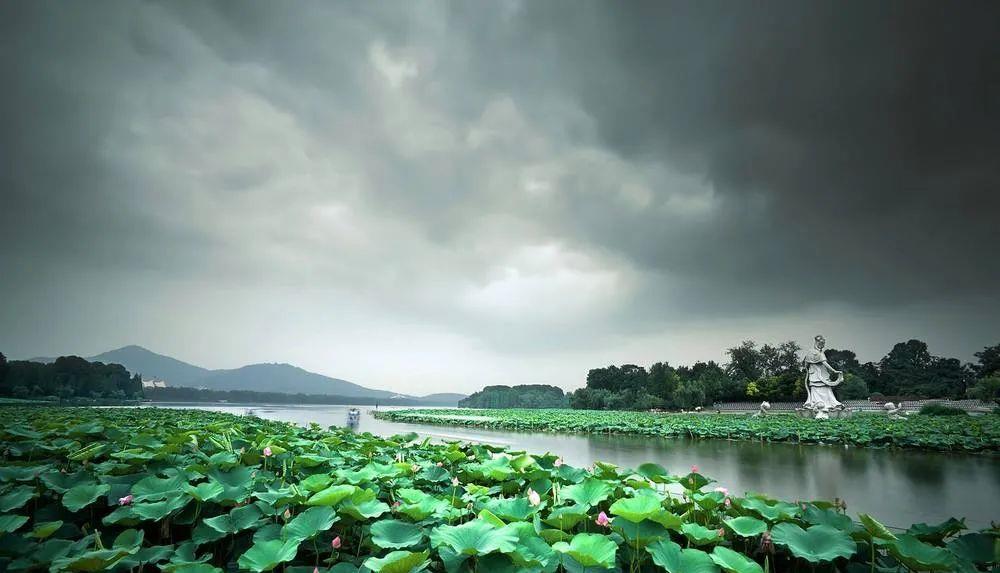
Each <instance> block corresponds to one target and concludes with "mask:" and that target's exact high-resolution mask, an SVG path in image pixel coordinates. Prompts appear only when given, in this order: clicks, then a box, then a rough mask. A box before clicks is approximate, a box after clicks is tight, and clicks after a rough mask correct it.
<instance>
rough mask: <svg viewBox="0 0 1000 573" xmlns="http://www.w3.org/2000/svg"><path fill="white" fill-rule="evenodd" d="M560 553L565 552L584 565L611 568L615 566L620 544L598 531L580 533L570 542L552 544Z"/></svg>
mask: <svg viewBox="0 0 1000 573" xmlns="http://www.w3.org/2000/svg"><path fill="white" fill-rule="evenodd" d="M552 549H554V550H556V551H558V552H559V553H565V554H567V555H569V556H570V557H572V558H573V559H574V560H576V562H577V563H579V564H580V565H583V566H584V567H603V568H604V569H611V568H612V567H614V566H615V555H616V554H617V552H618V546H617V545H615V542H614V541H611V540H610V539H608V538H607V537H605V536H603V535H598V534H596V533H578V534H576V535H574V536H573V539H571V540H570V542H569V543H566V542H565V541H560V542H559V543H556V544H555V545H553V546H552Z"/></svg>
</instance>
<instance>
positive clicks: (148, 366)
mask: <svg viewBox="0 0 1000 573" xmlns="http://www.w3.org/2000/svg"><path fill="white" fill-rule="evenodd" d="M87 360H90V361H91V362H105V363H109V362H110V363H115V364H121V365H122V366H124V367H125V369H126V370H128V371H129V372H131V373H133V374H141V375H142V378H143V379H144V380H148V379H150V378H159V379H160V380H166V381H167V384H169V385H171V386H194V385H197V384H198V381H199V380H201V379H202V378H204V377H206V376H208V375H209V374H211V373H212V371H211V370H208V369H207V368H202V367H201V366H195V365H194V364H188V363H187V362H182V361H180V360H177V359H176V358H171V357H169V356H164V355H162V354H157V353H155V352H153V351H152V350H147V349H145V348H143V347H141V346H136V345H134V344H133V345H131V346H124V347H122V348H119V349H117V350H110V351H108V352H104V353H102V354H98V355H97V356H91V357H90V358H88V359H87Z"/></svg>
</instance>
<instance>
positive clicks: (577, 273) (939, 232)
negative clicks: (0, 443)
mask: <svg viewBox="0 0 1000 573" xmlns="http://www.w3.org/2000/svg"><path fill="white" fill-rule="evenodd" d="M998 30H1000V10H998V6H997V4H996V3H995V2H972V1H969V2H959V3H952V2H914V1H907V2H868V1H858V2H840V1H837V2H797V1H795V2H775V1H771V2H765V3H759V2H753V3H751V2H729V1H726V2H704V1H699V2H660V1H657V2H610V1H608V2H602V1H592V2H591V1H588V2H577V1H545V2H519V1H502V2H501V1H497V2H455V3H444V2H395V1H390V2H315V3H309V2H295V3H285V2H252V3H246V2H240V3H233V2H224V3H207V2H162V3H161V2H131V1H130V2H109V1H97V2H85V3H84V2H5V3H3V4H2V5H0V72H2V77H3V78H4V82H3V89H2V90H0V119H2V122H0V166H2V167H0V351H2V352H4V353H5V354H7V355H8V356H10V357H15V358H25V357H29V356H35V355H58V354H67V353H76V354H81V355H90V354H95V353H98V352H101V351H104V350H108V349H111V348H115V347H118V346H123V345H126V344H140V345H143V346H146V347H148V348H151V349H153V350H155V351H158V352H161V353H165V354H169V355H172V356H175V357H177V358H180V359H183V360H186V361H189V362H193V363H196V364H199V365H203V366H206V367H211V368H225V367H236V366H239V365H242V364H246V363H251V362H272V361H273V362H290V363H294V364H297V365H300V366H302V367H304V368H307V369H310V370H314V371H318V372H321V373H324V374H329V375H333V376H338V377H342V378H347V379H350V380H352V381H355V382H358V383H361V384H365V385H368V386H377V387H382V388H388V389H394V390H400V391H407V392H412V393H427V392H432V391H464V392H471V391H473V390H475V389H478V388H479V387H481V386H482V385H484V384H490V383H509V384H514V383H529V382H534V383H553V384H558V385H560V386H563V387H564V388H573V387H578V386H581V385H582V384H583V382H584V378H585V376H586V372H587V370H588V369H589V368H592V367H596V366H601V365H606V364H609V363H622V362H633V363H639V364H649V363H651V362H653V361H657V360H669V361H671V362H673V363H688V362H692V361H694V360H697V359H716V360H721V359H722V358H723V355H722V353H723V350H724V349H725V348H726V347H727V346H732V345H735V344H737V343H738V342H739V341H740V340H743V339H746V338H753V339H756V340H759V341H767V342H777V341H782V340H787V339H793V340H797V341H799V342H800V343H801V344H803V345H805V344H807V343H808V342H809V341H810V339H811V337H812V335H814V334H816V333H818V332H822V333H824V334H825V335H826V336H827V339H828V340H829V344H830V345H831V346H833V347H837V348H842V347H847V348H853V349H855V350H856V351H857V352H858V354H859V355H860V357H861V358H862V359H864V360H877V359H878V358H879V357H881V356H882V355H883V354H884V353H885V352H886V351H887V350H888V349H889V348H890V347H891V345H892V344H893V343H894V342H897V341H899V340H905V339H908V338H913V337H916V338H921V339H923V340H926V341H927V342H928V343H929V344H930V345H931V351H932V352H933V353H935V354H939V355H949V356H957V357H960V358H963V359H970V358H971V356H972V353H973V352H975V351H977V350H979V349H981V348H982V347H983V346H985V345H987V344H995V343H997V342H1000V327H998V323H1000V321H998V318H1000V265H998V264H997V261H998V260H1000V259H998V254H997V248H998V245H1000V241H998V239H1000V231H998V229H1000V223H998V214H1000V41H998V40H997V31H998Z"/></svg>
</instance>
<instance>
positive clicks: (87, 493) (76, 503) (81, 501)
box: [0, 484, 111, 511]
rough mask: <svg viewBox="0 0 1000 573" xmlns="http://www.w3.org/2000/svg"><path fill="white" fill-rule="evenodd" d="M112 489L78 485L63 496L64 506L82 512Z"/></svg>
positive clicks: (102, 486)
mask: <svg viewBox="0 0 1000 573" xmlns="http://www.w3.org/2000/svg"><path fill="white" fill-rule="evenodd" d="M110 489H111V486H109V485H97V484H86V485H78V486H76V487H73V488H71V489H70V490H68V491H67V492H66V493H64V494H63V498H62V504H63V505H64V506H65V507H66V509H68V510H70V511H80V510H81V509H83V508H85V507H87V506H88V505H90V504H92V503H94V502H95V501H97V500H98V498H100V497H101V496H102V495H104V494H106V493H108V491H109V490H110ZM0 505H2V504H0Z"/></svg>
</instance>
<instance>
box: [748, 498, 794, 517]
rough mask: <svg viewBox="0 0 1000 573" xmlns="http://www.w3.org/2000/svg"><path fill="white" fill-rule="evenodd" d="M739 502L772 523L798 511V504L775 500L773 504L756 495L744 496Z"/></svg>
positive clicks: (791, 515) (792, 515)
mask: <svg viewBox="0 0 1000 573" xmlns="http://www.w3.org/2000/svg"><path fill="white" fill-rule="evenodd" d="M739 503H740V505H741V506H742V507H743V508H744V509H749V510H752V511H754V512H756V513H757V514H758V515H760V516H761V517H763V518H764V519H766V520H768V521H770V522H772V523H773V522H776V521H782V520H786V519H791V518H793V517H795V515H796V514H798V512H799V506H797V505H795V504H792V503H785V502H777V503H775V504H774V505H771V504H769V503H767V502H766V501H764V500H762V499H759V498H756V497H748V498H745V499H743V500H741V501H740V502H739Z"/></svg>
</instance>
